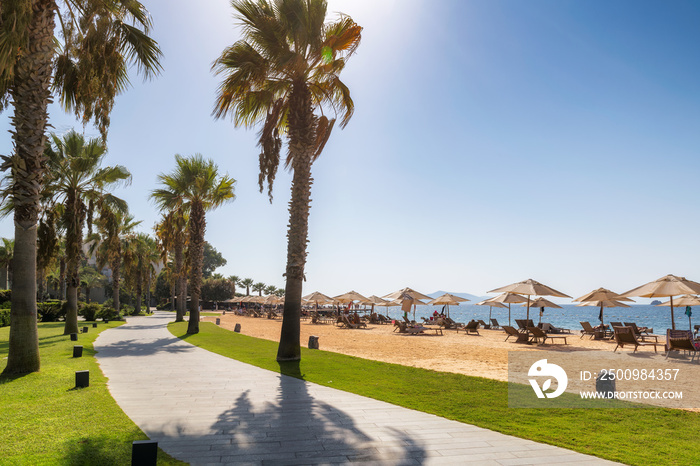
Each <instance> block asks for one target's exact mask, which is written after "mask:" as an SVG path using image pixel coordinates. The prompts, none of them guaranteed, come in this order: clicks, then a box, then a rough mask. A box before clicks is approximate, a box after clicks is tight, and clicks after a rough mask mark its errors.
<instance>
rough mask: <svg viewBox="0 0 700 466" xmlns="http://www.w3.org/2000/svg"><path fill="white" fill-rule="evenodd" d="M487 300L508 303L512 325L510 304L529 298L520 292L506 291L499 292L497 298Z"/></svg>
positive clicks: (522, 301)
mask: <svg viewBox="0 0 700 466" xmlns="http://www.w3.org/2000/svg"><path fill="white" fill-rule="evenodd" d="M486 301H488V302H490V303H502V304H507V305H508V325H509V326H510V305H511V304H517V303H524V302H526V301H527V299H526V298H525V297H524V296H521V295H519V294H516V293H511V292H509V291H506V292H505V293H502V294H499V295H498V296H496V297H495V298H489V299H487V300H486Z"/></svg>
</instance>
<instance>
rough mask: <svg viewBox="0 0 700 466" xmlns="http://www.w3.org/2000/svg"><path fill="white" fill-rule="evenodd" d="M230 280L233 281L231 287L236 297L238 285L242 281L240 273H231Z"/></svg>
mask: <svg viewBox="0 0 700 466" xmlns="http://www.w3.org/2000/svg"><path fill="white" fill-rule="evenodd" d="M228 281H229V282H231V288H233V297H234V298H235V297H236V287H237V286H238V284H239V283H240V281H241V279H240V277H239V276H238V275H231V276H230V277H228Z"/></svg>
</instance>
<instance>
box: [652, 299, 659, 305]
mask: <svg viewBox="0 0 700 466" xmlns="http://www.w3.org/2000/svg"><path fill="white" fill-rule="evenodd" d="M659 304H661V301H659V300H658V299H655V300H653V301H652V302H651V305H652V306H658V305H659Z"/></svg>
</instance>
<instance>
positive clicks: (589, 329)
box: [579, 322, 612, 339]
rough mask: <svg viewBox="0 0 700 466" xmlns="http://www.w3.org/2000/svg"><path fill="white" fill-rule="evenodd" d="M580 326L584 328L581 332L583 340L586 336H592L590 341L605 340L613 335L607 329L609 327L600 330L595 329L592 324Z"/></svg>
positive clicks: (585, 323)
mask: <svg viewBox="0 0 700 466" xmlns="http://www.w3.org/2000/svg"><path fill="white" fill-rule="evenodd" d="M579 324H581V327H583V330H581V338H583V337H584V335H590V338H589V339H592V338H593V337H597V338H605V337H609V336H611V335H612V333H611V332H610V330H608V329H607V325H606V326H604V327H603V328H600V327H593V326H592V325H591V323H590V322H579Z"/></svg>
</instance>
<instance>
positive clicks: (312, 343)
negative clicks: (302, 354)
mask: <svg viewBox="0 0 700 466" xmlns="http://www.w3.org/2000/svg"><path fill="white" fill-rule="evenodd" d="M309 349H318V337H317V336H314V335H310V336H309Z"/></svg>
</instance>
